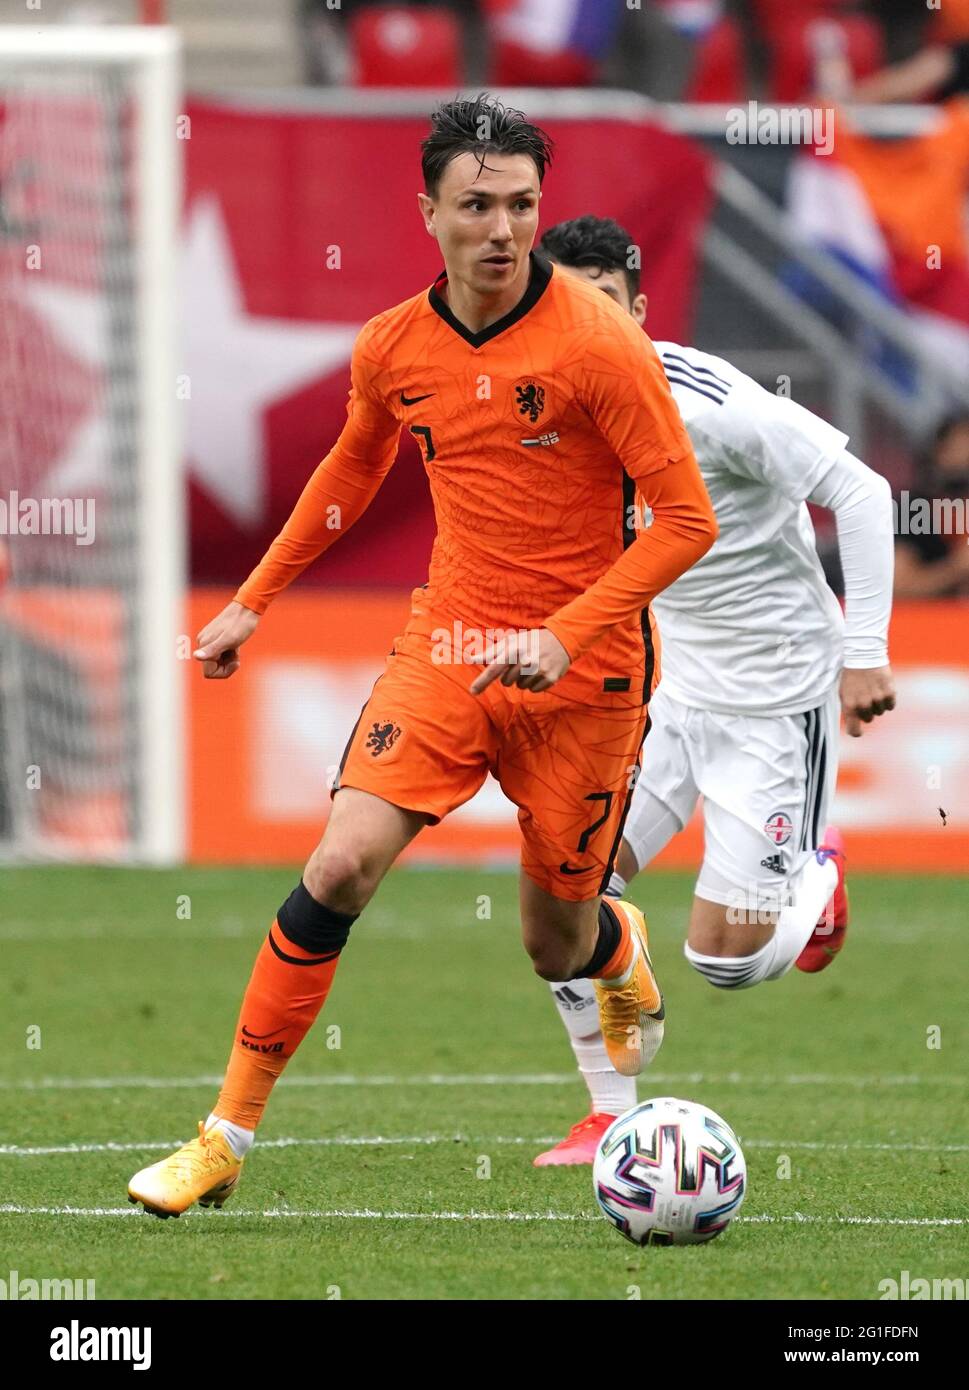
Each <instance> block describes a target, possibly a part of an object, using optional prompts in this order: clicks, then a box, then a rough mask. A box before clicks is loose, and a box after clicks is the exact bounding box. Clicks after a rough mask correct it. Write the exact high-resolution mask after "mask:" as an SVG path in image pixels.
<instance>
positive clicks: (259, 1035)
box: [242, 1024, 283, 1038]
mask: <svg viewBox="0 0 969 1390" xmlns="http://www.w3.org/2000/svg"><path fill="white" fill-rule="evenodd" d="M242 1031H243V1032H244V1033H245V1035H246V1037H247V1038H271V1037H274V1036H275V1034H276V1033H281V1032H282V1031H283V1030H282V1028H274V1029H273V1031H272V1032H271V1033H250V1032H249V1029H248V1028H247V1027H246V1025H245V1024H243V1025H242Z"/></svg>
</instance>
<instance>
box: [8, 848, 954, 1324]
mask: <svg viewBox="0 0 969 1390" xmlns="http://www.w3.org/2000/svg"><path fill="white" fill-rule="evenodd" d="M295 881H296V874H295V872H294V871H292V870H259V871H247V870H241V871H228V870H219V871H205V870H189V869H182V870H176V871H171V872H141V871H130V870H129V871H126V870H98V869H66V868H65V869H49V868H44V869H18V870H8V871H6V872H5V873H4V874H3V885H2V889H0V901H2V908H3V911H2V917H0V954H2V958H3V962H4V968H3V970H2V972H0V999H2V1009H0V1039H2V1049H0V1249H2V1251H3V1252H4V1254H3V1257H2V1259H0V1264H2V1265H3V1268H0V1276H2V1277H4V1278H7V1277H8V1275H7V1271H8V1269H9V1270H12V1269H16V1270H17V1271H18V1272H19V1275H20V1277H21V1278H27V1277H36V1278H41V1277H58V1278H66V1277H72V1278H93V1279H95V1280H96V1287H97V1296H98V1297H99V1298H126V1299H154V1298H183V1299H184V1298H191V1299H222V1298H313V1299H320V1298H328V1297H342V1298H344V1299H366V1298H385V1299H398V1298H408V1299H415V1298H434V1299H455V1298H460V1299H518V1298H539V1299H572V1298H581V1299H587V1298H595V1299H627V1298H630V1297H636V1296H641V1297H642V1298H718V1299H719V1298H767V1299H774V1298H860V1299H873V1298H877V1297H878V1296H879V1288H878V1285H879V1281H880V1280H882V1279H887V1278H895V1279H898V1278H899V1277H900V1273H901V1271H902V1270H905V1269H907V1270H909V1272H910V1276H911V1278H913V1279H914V1278H917V1277H925V1278H929V1279H931V1278H953V1277H958V1278H965V1277H966V1276H967V1275H969V1267H967V1260H966V1248H967V1247H966V1238H967V1214H966V1213H967V1203H966V1197H967V1191H969V1182H967V1179H969V1135H967V1132H966V1109H965V1096H966V1084H967V1073H969V1067H967V1044H969V1017H967V1014H966V1009H965V1000H964V991H963V985H964V979H963V976H964V961H965V900H966V880H960V879H954V878H950V879H943V878H903V877H876V876H867V877H866V876H863V875H855V876H854V877H853V878H852V879H851V892H852V909H853V925H852V930H851V933H850V935H849V939H848V945H847V947H846V949H845V952H844V954H843V955H842V956H841V957H840V958H839V959H838V961H837V962H836V963H835V964H834V965H833V966H832V967H831V968H830V969H829V970H828V971H826V972H825V973H824V974H823V975H818V976H804V975H801V974H800V973H799V972H796V971H794V972H792V973H791V974H790V975H789V976H788V977H787V978H786V979H784V980H782V981H780V982H778V983H774V984H765V985H761V986H759V987H758V988H756V989H752V990H746V991H742V992H739V993H733V994H728V993H726V992H720V991H715V990H713V989H711V988H710V987H709V986H708V985H707V984H706V983H705V982H704V981H703V980H702V979H700V977H699V976H697V975H696V974H694V973H693V972H692V971H690V969H689V968H688V967H687V965H686V963H685V961H684V960H683V957H682V954H681V944H680V943H681V940H682V935H683V931H684V926H685V921H686V914H687V909H688V905H689V899H690V893H691V884H692V879H691V877H690V876H689V875H685V874H670V873H654V874H649V875H644V876H642V877H641V878H640V879H639V880H637V882H636V884H635V885H634V891H633V894H632V896H633V897H634V898H635V899H636V901H638V902H639V903H640V904H641V905H642V906H643V907H644V908H645V910H646V913H647V917H648V919H649V922H650V929H651V939H652V943H653V949H654V957H655V961H656V965H657V970H658V973H659V975H660V979H661V982H662V984H663V987H664V990H665V993H666V1001H667V1009H668V1024H667V1034H666V1042H665V1044H664V1046H663V1049H662V1051H661V1052H660V1054H659V1057H658V1058H657V1060H656V1062H655V1063H654V1066H653V1067H652V1069H651V1071H650V1072H649V1073H647V1074H646V1075H645V1076H643V1077H641V1078H640V1088H639V1089H640V1098H641V1099H645V1098H646V1097H647V1096H648V1095H650V1094H658V1095H669V1094H673V1095H680V1096H686V1097H688V1098H691V1099H694V1100H698V1101H701V1102H703V1103H705V1104H708V1105H710V1106H712V1107H713V1108H714V1109H715V1110H717V1111H719V1112H720V1113H721V1114H723V1115H724V1116H725V1118H726V1119H727V1120H728V1121H729V1122H730V1123H731V1124H732V1125H733V1126H734V1128H735V1129H736V1130H737V1132H738V1133H739V1135H740V1137H741V1141H742V1143H743V1145H744V1149H745V1153H746V1157H747V1163H748V1169H749V1187H748V1195H747V1200H746V1202H745V1205H744V1207H743V1210H742V1213H741V1218H740V1219H738V1220H737V1221H736V1222H735V1223H734V1224H733V1226H732V1227H731V1228H730V1229H729V1230H728V1231H727V1233H726V1234H725V1235H724V1236H722V1237H721V1238H720V1239H718V1240H716V1241H714V1242H712V1243H711V1244H710V1245H706V1246H699V1247H694V1248H686V1249H672V1250H662V1249H655V1250H639V1249H637V1248H635V1247H634V1246H632V1245H630V1244H629V1243H628V1242H626V1241H624V1240H622V1239H621V1237H620V1236H618V1235H617V1233H616V1232H615V1231H613V1230H612V1229H611V1227H610V1226H609V1225H608V1224H607V1223H606V1222H605V1220H603V1219H602V1218H601V1217H600V1216H599V1215H598V1212H597V1209H596V1207H595V1204H594V1201H593V1199H592V1192H591V1181H590V1170H589V1169H587V1168H580V1169H558V1170H552V1171H549V1170H539V1169H535V1168H533V1167H532V1166H531V1159H532V1157H533V1156H534V1154H535V1153H537V1152H538V1151H539V1150H540V1149H542V1148H544V1147H547V1146H548V1141H549V1139H550V1138H552V1137H557V1136H560V1135H561V1134H563V1133H564V1131H565V1130H566V1128H567V1127H568V1125H569V1124H570V1123H572V1122H573V1121H574V1120H576V1119H578V1118H579V1117H580V1116H581V1115H582V1114H584V1113H585V1110H586V1108H587V1107H586V1104H585V1102H586V1094H585V1091H584V1088H583V1087H582V1086H581V1085H580V1083H579V1081H578V1078H577V1077H576V1074H575V1072H574V1068H573V1062H572V1056H571V1052H570V1050H569V1046H568V1042H567V1039H566V1037H565V1034H564V1031H563V1030H562V1027H561V1025H560V1023H559V1021H558V1018H557V1015H556V1013H555V1011H554V1009H553V1007H552V1002H551V999H550V997H549V995H548V991H547V988H546V986H545V985H544V984H543V983H542V982H541V981H539V980H538V979H537V978H536V977H535V976H534V974H533V973H532V970H531V967H530V965H529V963H528V961H527V959H526V957H525V955H524V953H523V951H522V948H521V946H520V943H519V940H518V926H517V911H516V902H517V887H516V880H515V877H514V875H512V874H507V873H500V872H486V871H484V870H482V871H461V872H450V871H448V872H431V871H427V872H417V871H399V872H395V873H393V874H391V875H390V877H389V878H388V879H387V880H386V882H385V883H384V884H383V886H382V887H381V889H380V891H379V893H378V895H377V898H376V899H375V901H374V903H373V904H372V905H371V907H370V908H369V909H368V911H367V912H366V913H365V914H364V916H363V917H362V918H361V920H360V921H359V922H358V923H357V925H356V926H355V928H354V930H353V932H352V933H351V938H350V944H349V946H348V948H347V950H346V952H345V954H344V957H343V960H342V963H341V966H340V969H339V971H338V973H337V977H336V983H335V985H334V988H333V992H332V994H331V997H330V1000H329V1002H328V1004H327V1007H326V1009H325V1011H324V1013H323V1015H322V1016H321V1018H320V1020H319V1021H318V1023H317V1024H316V1027H315V1028H314V1030H313V1031H312V1032H311V1034H310V1035H309V1037H308V1038H307V1040H306V1042H305V1043H304V1044H303V1047H302V1049H301V1051H300V1053H299V1055H298V1056H297V1058H296V1059H295V1061H294V1062H293V1063H292V1065H291V1066H290V1068H289V1070H288V1072H287V1074H286V1076H285V1077H284V1079H283V1081H282V1082H281V1084H280V1085H279V1086H278V1087H277V1089H276V1092H275V1094H274V1096H273V1099H272V1101H271V1103H270V1106H269V1110H268V1113H267V1118H266V1121H265V1123H264V1125H263V1128H262V1130H261V1132H260V1133H261V1139H262V1141H263V1142H262V1143H261V1144H257V1146H256V1148H255V1150H254V1151H253V1154H252V1156H251V1157H250V1159H249V1160H248V1162H247V1165H246V1170H245V1172H244V1175H243V1179H242V1181H241V1183H240V1187H239V1190H238V1192H237V1193H236V1195H235V1196H234V1197H233V1198H232V1200H231V1201H230V1203H229V1204H228V1205H227V1206H226V1208H225V1210H224V1211H222V1212H214V1211H208V1212H203V1211H200V1210H198V1209H195V1210H194V1211H192V1212H190V1213H188V1214H187V1215H185V1216H183V1217H182V1218H181V1219H180V1220H178V1221H164V1222H163V1221H158V1220H156V1219H154V1218H152V1217H149V1216H145V1215H143V1214H142V1213H141V1212H140V1209H139V1210H138V1211H136V1210H135V1209H134V1208H129V1207H128V1204H127V1201H126V1196H125V1184H126V1180H127V1178H128V1177H129V1175H130V1174H131V1173H132V1172H134V1171H135V1169H136V1168H139V1167H141V1166H143V1165H144V1164H145V1163H147V1162H152V1161H154V1159H155V1158H157V1157H160V1156H161V1155H162V1153H163V1152H164V1148H163V1147H162V1146H164V1145H168V1144H173V1143H174V1142H175V1141H178V1140H183V1139H185V1138H186V1137H189V1136H191V1135H192V1134H193V1133H194V1132H195V1127H196V1123H197V1121H198V1120H199V1119H200V1118H202V1117H203V1116H204V1115H206V1114H207V1112H208V1109H209V1107H210V1105H211V1102H212V1100H213V1099H214V1094H215V1088H214V1085H213V1081H214V1079H215V1078H216V1076H217V1075H220V1074H221V1071H222V1068H223V1066H224V1063H225V1059H226V1056H227V1053H228V1049H229V1045H230V1042H231V1036H232V1029H233V1027H234V1024H235V1019H236V1014H237V1010H238V1005H239V1000H240V997H241V992H242V989H243V987H244V985H245V982H246V979H247V978H248V973H249V969H250V966H251V962H252V959H253V956H254V954H255V951H256V949H257V948H258V946H259V943H260V941H261V939H262V937H263V935H264V933H265V931H266V927H267V925H268V923H269V921H270V920H271V919H272V915H273V913H274V912H275V910H276V907H277V906H278V904H279V903H280V902H281V901H282V900H283V898H284V897H285V896H286V895H287V894H288V893H289V891H290V889H291V887H292V886H293V884H294V883H295ZM483 895H486V896H487V898H488V899H490V903H491V917H490V920H487V919H485V920H482V919H481V917H480V916H479V911H480V908H479V903H480V901H481V899H482V897H483ZM186 904H190V910H191V916H190V917H187V916H186V915H185V913H186V910H187V909H186ZM334 1025H335V1027H336V1029H338V1032H336V1031H334ZM936 1029H937V1030H939V1031H938V1033H935V1032H934V1031H933V1030H936ZM37 1030H39V1032H38V1031H37ZM936 1041H938V1042H939V1043H940V1044H941V1045H940V1046H934V1045H931V1044H934V1043H935V1042H936ZM38 1042H39V1044H40V1045H39V1047H38V1046H36V1045H34V1044H36V1043H38ZM337 1043H338V1044H339V1046H335V1045H333V1044H337ZM139 1078H143V1079H144V1080H143V1081H139ZM363 1140H367V1141H372V1142H366V1143H364V1142H354V1141H363ZM284 1141H292V1142H284ZM378 1141H382V1142H378ZM70 1145H78V1146H88V1147H86V1148H83V1149H82V1151H79V1152H64V1149H65V1148H66V1147H67V1146H70ZM112 1146H124V1147H123V1148H120V1147H112ZM43 1150H54V1152H43ZM788 1171H789V1174H790V1175H789V1176H785V1174H786V1173H787V1172H788ZM65 1207H71V1208H75V1209H77V1210H76V1211H75V1212H73V1213H65V1212H64V1211H63V1210H62V1209H63V1208H65ZM804 1218H806V1219H804ZM947 1223H948V1224H947Z"/></svg>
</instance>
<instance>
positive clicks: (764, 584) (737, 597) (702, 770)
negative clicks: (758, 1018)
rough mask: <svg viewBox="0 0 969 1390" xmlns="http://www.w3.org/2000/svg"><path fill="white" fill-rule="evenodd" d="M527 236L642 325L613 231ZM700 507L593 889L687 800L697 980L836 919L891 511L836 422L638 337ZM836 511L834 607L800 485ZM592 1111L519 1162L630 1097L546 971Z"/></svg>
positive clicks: (570, 1155)
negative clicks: (706, 529) (661, 389)
mask: <svg viewBox="0 0 969 1390" xmlns="http://www.w3.org/2000/svg"><path fill="white" fill-rule="evenodd" d="M542 249H543V251H544V253H545V254H546V255H547V256H549V258H550V259H551V260H552V261H554V262H555V263H556V264H557V265H559V266H561V267H562V268H563V269H564V270H566V271H569V272H570V273H573V274H576V275H581V276H582V277H583V278H585V279H588V280H589V281H591V282H592V283H594V284H597V285H598V286H599V287H600V288H601V289H602V290H603V291H604V293H606V294H609V295H610V296H612V297H613V298H614V299H615V300H616V301H617V303H619V304H620V306H621V307H622V308H624V309H626V310H627V311H628V312H629V313H631V314H632V315H633V317H634V318H636V319H637V321H638V322H639V323H643V322H644V321H645V317H646V297H645V295H643V294H641V293H640V292H639V276H638V271H636V270H633V269H630V268H629V261H630V259H631V257H630V252H631V251H632V250H633V243H632V239H631V238H630V236H629V235H628V233H627V232H626V231H625V230H624V229H623V228H621V227H619V226H618V225H617V224H616V223H615V222H612V221H611V220H609V219H601V218H594V217H581V218H577V219H575V220H574V221H572V222H565V223H560V224H559V225H558V226H557V227H553V228H552V229H551V230H550V231H548V232H546V233H545V236H544V238H543V241H542ZM655 347H656V350H657V352H658V353H659V354H660V357H661V359H662V362H663V366H664V368H665V371H666V375H667V377H668V379H669V382H670V385H671V387H672V390H673V396H674V398H675V400H676V403H677V405H678V406H679V409H680V413H681V414H682V416H683V420H684V422H685V424H686V427H687V431H688V432H689V435H690V439H691V441H692V443H693V447H694V450H695V452H696V456H697V460H698V462H699V464H700V470H701V472H702V474H703V478H704V481H705V482H706V485H707V489H708V491H709V493H710V498H711V501H712V502H713V506H714V510H715V512H716V514H717V521H718V523H719V526H720V536H719V539H718V540H717V541H716V542H715V543H714V545H713V547H712V548H711V549H710V550H709V551H708V552H707V554H706V556H704V558H703V559H702V560H700V561H699V563H698V564H696V565H694V566H693V568H692V569H689V570H687V572H686V573H685V574H683V575H682V576H681V577H680V578H679V579H678V580H677V581H676V582H675V583H674V584H672V585H671V586H670V587H669V588H668V589H667V590H665V592H664V593H662V594H661V595H660V596H659V597H658V598H657V599H655V600H654V602H653V605H652V608H653V613H654V615H655V617H656V620H657V622H658V624H659V630H660V636H661V639H662V657H661V662H662V668H661V669H662V677H661V680H660V684H659V686H658V688H657V690H656V693H655V694H654V696H653V698H652V700H651V702H650V721H651V722H650V730H649V734H648V737H647V739H646V743H645V746H644V750H643V767H642V772H641V774H640V776H639V780H638V782H637V784H636V787H635V791H634V793H633V796H632V802H631V805H630V808H629V812H628V815H627V819H626V823H625V827H624V830H623V840H622V844H621V847H620V852H619V856H618V859H617V863H616V873H615V874H614V875H613V878H612V880H611V882H610V884H609V887H608V890H607V891H608V892H609V893H610V894H611V895H615V896H617V897H618V896H620V895H621V894H622V891H623V889H624V888H625V886H626V883H627V882H628V881H629V880H630V879H631V878H632V877H633V876H634V875H635V874H636V873H638V872H639V871H640V870H641V869H643V868H645V866H646V865H647V864H648V863H650V861H651V860H652V859H653V858H654V857H655V856H656V855H657V854H658V853H659V851H660V850H661V849H663V847H664V846H665V845H666V844H667V843H668V842H669V841H670V840H671V839H672V837H673V836H674V835H675V834H677V833H678V831H680V830H682V829H683V827H684V826H685V825H686V823H687V822H688V821H689V819H690V818H691V816H692V814H693V811H694V809H695V807H696V804H697V800H698V798H699V797H700V796H701V795H702V797H703V830H704V853H703V862H702V865H701V868H700V873H699V877H698V879H697V883H696V888H695V896H694V899H693V907H692V911H691V915H690V923H689V931H688V936H687V941H686V943H685V945H684V951H685V954H686V957H687V959H688V960H689V961H690V963H691V965H693V966H694V967H695V969H696V970H698V971H699V972H700V974H702V975H704V976H705V977H706V978H707V979H708V980H709V981H710V983H711V984H713V985H716V986H718V987H721V988H725V989H738V988H744V987H747V986H750V985H755V984H758V983H760V982H761V981H762V980H777V979H779V978H780V977H781V976H782V975H784V974H786V973H787V971H788V970H789V969H790V968H791V966H792V965H793V964H794V963H795V962H796V963H797V964H798V966H799V967H800V968H801V969H802V970H806V971H810V972H813V971H817V970H821V969H824V968H825V966H827V965H828V964H829V963H830V962H831V960H832V959H833V958H834V956H835V955H836V954H837V952H838V951H839V950H840V948H841V944H842V942H843V939H844V933H845V928H846V926H847V896H846V893H845V889H844V852H843V845H842V841H841V836H840V834H839V832H838V831H837V830H836V829H835V828H834V827H830V826H828V824H827V817H828V809H829V804H830V800H831V796H832V793H833V791H834V786H835V781H836V779H837V768H838V732H839V714H841V713H843V714H844V717H845V727H846V730H847V732H848V734H849V735H852V736H855V737H856V736H858V735H859V734H860V733H861V725H862V723H863V722H869V721H870V720H871V719H873V718H874V717H875V716H876V715H879V714H882V713H884V712H885V711H886V710H890V709H892V708H893V707H894V704H895V689H894V683H893V679H892V673H891V668H890V667H889V664H888V645H887V634H888V621H889V616H890V612H891V595H892V570H893V529H892V509H891V489H890V487H889V484H888V482H887V481H886V480H885V479H884V478H882V477H881V476H880V475H878V474H877V473H874V472H873V471H872V470H871V469H870V468H867V467H866V466H865V465H864V464H863V463H861V462H860V461H859V460H858V459H856V458H854V457H853V456H852V455H851V454H850V453H848V452H847V450H846V447H845V446H846V445H847V443H848V437H847V435H844V434H842V433H840V431H838V430H836V429H834V428H832V426H831V425H828V424H826V423H825V421H823V420H820V419H819V418H818V417H817V416H816V415H812V414H811V413H810V412H809V411H807V410H805V409H803V408H802V407H801V406H799V405H797V404H796V403H795V402H794V401H792V400H790V399H789V398H787V397H785V396H776V395H772V394H771V393H770V392H768V391H765V390H764V389H763V388H762V387H760V386H759V385H757V383H756V382H754V381H753V380H751V378H750V377H748V376H745V375H744V373H743V372H739V371H737V370H736V368H734V367H732V366H730V364H729V363H727V362H725V361H723V360H722V359H721V358H718V357H711V356H709V355H708V354H707V353H703V352H697V351H696V350H695V349H693V348H686V347H681V346H679V345H678V344H676V343H663V342H656V343H655ZM809 501H810V502H812V503H814V504H815V505H817V506H821V507H828V508H830V509H831V510H832V511H833V512H834V513H835V517H836V520H837V528H838V548H839V553H840V557H841V563H842V569H843V572H844V583H845V614H844V616H843V615H842V612H841V605H840V604H839V603H838V600H837V598H836V597H835V595H834V593H833V592H832V590H831V589H830V588H829V587H828V584H827V583H826V581H825V578H824V574H823V571H822V569H821V564H820V561H819V560H818V555H817V551H816V548H815V544H814V528H813V525H812V523H811V518H810V515H809V513H808V509H807V506H806V505H805V504H806V503H807V502H809ZM551 988H552V992H553V994H554V996H555V1002H556V1005H557V1007H558V1009H559V1012H560V1014H561V1016H562V1019H563V1022H564V1023H565V1026H566V1029H567V1030H568V1033H569V1037H570V1039H571V1042H572V1047H573V1050H574V1052H575V1055H576V1060H577V1062H578V1065H579V1070H580V1072H581V1073H582V1075H583V1077H584V1079H585V1081H586V1083H587V1085H588V1088H589V1093H590V1096H591V1099H592V1111H591V1113H590V1114H589V1115H588V1116H586V1117H585V1118H584V1119H582V1120H580V1121H579V1122H578V1123H577V1124H576V1125H574V1126H573V1127H572V1130H571V1132H570V1133H569V1135H568V1136H567V1138H566V1139H565V1140H563V1141H562V1142H561V1143H560V1144H557V1145H556V1146H555V1147H554V1148H552V1149H550V1150H549V1151H548V1152H547V1153H544V1154H540V1155H539V1156H538V1158H537V1159H536V1160H535V1162H536V1165H538V1166H546V1165H551V1164H565V1163H591V1162H592V1160H593V1158H594V1156H595V1151H596V1147H597V1144H598V1141H599V1138H600V1137H601V1135H602V1133H603V1132H604V1131H605V1129H606V1128H607V1127H608V1125H609V1124H610V1123H611V1121H612V1120H613V1118H614V1117H615V1116H616V1115H617V1114H621V1113H622V1112H623V1111H624V1110H627V1109H629V1108H630V1107H631V1106H633V1105H635V1104H636V1081H635V1078H634V1077H625V1076H620V1075H619V1074H618V1073H617V1072H616V1071H615V1070H614V1069H613V1068H612V1066H611V1065H610V1063H609V1060H608V1058H607V1056H606V1052H605V1047H604V1045H603V1042H602V1037H601V1035H600V1034H599V1031H598V1026H597V1015H596V1006H595V996H594V993H593V991H592V989H591V988H590V986H589V984H588V982H587V981H585V980H570V981H563V982H562V983H560V984H553V985H552V986H551Z"/></svg>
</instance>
